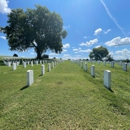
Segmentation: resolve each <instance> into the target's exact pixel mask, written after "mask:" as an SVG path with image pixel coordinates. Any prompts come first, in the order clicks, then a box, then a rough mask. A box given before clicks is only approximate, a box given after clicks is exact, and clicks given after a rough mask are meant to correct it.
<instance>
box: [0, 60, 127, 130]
mask: <svg viewBox="0 0 130 130" xmlns="http://www.w3.org/2000/svg"><path fill="white" fill-rule="evenodd" d="M90 66H91V63H88V71H87V72H85V71H84V70H83V68H81V67H80V66H78V65H77V64H75V63H72V62H70V61H65V62H63V63H60V64H58V65H57V66H56V67H55V68H54V69H52V70H51V72H47V64H46V73H45V75H44V76H40V74H41V66H40V65H34V66H33V67H31V66H30V65H28V66H27V68H23V66H22V65H20V66H18V68H17V70H15V71H12V67H11V68H9V67H7V66H2V65H1V66H0V130H21V129H24V130H110V129H111V130H129V129H130V67H128V71H127V72H125V71H123V70H122V68H121V66H119V65H117V64H116V65H115V68H111V67H110V65H109V64H107V65H106V66H104V65H103V64H100V65H98V64H95V71H96V76H95V78H93V77H91V75H90ZM30 69H32V70H34V79H35V82H34V84H33V85H32V86H30V87H27V88H26V87H25V86H26V71H27V70H30ZM104 70H110V71H111V78H112V81H111V82H112V84H111V85H112V86H111V88H112V90H113V92H110V91H109V90H107V89H106V88H105V87H104V85H103V71H104ZM24 87H25V88H24Z"/></svg>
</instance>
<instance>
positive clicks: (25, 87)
mask: <svg viewBox="0 0 130 130" xmlns="http://www.w3.org/2000/svg"><path fill="white" fill-rule="evenodd" d="M28 87H29V86H27V85H26V86H24V87H22V88H21V89H20V90H24V89H27V88H28Z"/></svg>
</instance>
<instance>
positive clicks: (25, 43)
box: [1, 5, 67, 59]
mask: <svg viewBox="0 0 130 130" xmlns="http://www.w3.org/2000/svg"><path fill="white" fill-rule="evenodd" d="M7 23H8V25H7V26H6V27H1V31H2V32H3V33H5V34H6V38H7V40H8V45H9V46H10V50H15V51H26V50H28V49H29V48H34V50H35V52H36V53H37V58H38V59H41V57H42V55H43V53H45V52H46V50H48V49H50V50H52V51H53V52H55V53H61V52H62V47H63V45H62V39H63V38H65V37H66V36H67V32H66V31H65V30H63V21H62V18H61V16H60V15H59V14H57V13H55V12H50V11H49V10H48V9H47V8H46V7H43V6H40V5H36V8H35V9H27V10H26V11H24V10H23V9H20V8H18V9H15V10H12V11H11V13H10V14H8V21H7Z"/></svg>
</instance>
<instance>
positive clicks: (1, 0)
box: [0, 0, 11, 13]
mask: <svg viewBox="0 0 130 130" xmlns="http://www.w3.org/2000/svg"><path fill="white" fill-rule="evenodd" d="M8 3H9V1H7V0H0V13H10V12H11V9H10V8H9V7H8Z"/></svg>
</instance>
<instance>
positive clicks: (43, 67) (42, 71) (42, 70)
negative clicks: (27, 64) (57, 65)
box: [41, 65, 45, 75]
mask: <svg viewBox="0 0 130 130" xmlns="http://www.w3.org/2000/svg"><path fill="white" fill-rule="evenodd" d="M44 74H45V65H41V75H44Z"/></svg>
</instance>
